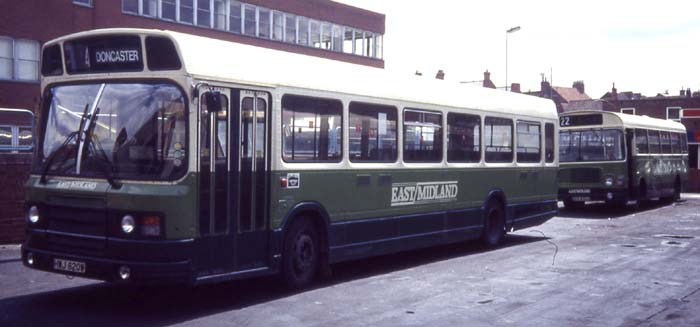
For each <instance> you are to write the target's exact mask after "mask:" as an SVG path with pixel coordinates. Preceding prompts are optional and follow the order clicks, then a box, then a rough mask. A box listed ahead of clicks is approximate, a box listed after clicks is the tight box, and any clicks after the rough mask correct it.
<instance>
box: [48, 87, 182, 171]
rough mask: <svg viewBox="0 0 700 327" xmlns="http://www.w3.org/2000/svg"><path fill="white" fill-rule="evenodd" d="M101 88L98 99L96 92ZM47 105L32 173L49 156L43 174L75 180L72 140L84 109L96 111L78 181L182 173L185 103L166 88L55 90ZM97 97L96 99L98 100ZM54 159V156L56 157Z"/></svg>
mask: <svg viewBox="0 0 700 327" xmlns="http://www.w3.org/2000/svg"><path fill="white" fill-rule="evenodd" d="M102 88H104V91H103V92H102V93H101V94H100V93H99V90H100V89H102ZM49 94H50V95H51V98H49V99H47V103H48V105H47V108H46V112H45V114H46V118H45V122H44V123H45V124H46V125H45V126H44V128H42V130H43V136H42V139H41V140H40V141H41V144H40V146H39V151H38V160H39V165H37V166H38V167H41V166H43V165H44V164H45V163H44V161H45V160H46V158H47V157H48V156H55V160H53V161H52V163H51V166H50V167H49V170H48V172H49V173H52V174H56V175H75V170H76V159H77V156H76V155H75V152H74V149H75V146H76V143H75V137H73V138H72V139H73V140H72V142H69V143H65V142H66V140H70V139H71V134H72V133H73V132H75V131H77V130H78V126H79V124H80V120H81V117H82V115H83V113H84V112H85V107H86V106H87V107H88V108H91V107H95V108H99V111H97V112H96V115H95V116H94V117H95V118H94V120H93V124H94V125H93V126H94V128H93V129H92V130H90V131H88V133H89V134H90V135H89V137H87V138H86V140H90V142H89V143H86V146H85V153H84V155H83V156H82V160H83V161H82V168H81V176H94V177H104V176H105V174H107V173H108V172H111V174H113V175H114V177H115V178H125V179H132V178H133V179H153V180H162V179H174V178H179V177H180V176H182V174H184V173H185V171H186V170H187V153H188V151H187V144H188V143H187V135H186V132H187V127H186V126H187V124H186V121H187V120H186V119H187V114H186V108H187V102H186V100H185V99H186V98H185V96H184V94H182V93H181V92H180V89H179V88H178V87H177V86H175V85H172V84H166V83H110V84H79V85H61V86H56V87H53V88H52V89H51V92H50V93H49ZM98 94H100V96H98ZM56 153H58V154H56Z"/></svg>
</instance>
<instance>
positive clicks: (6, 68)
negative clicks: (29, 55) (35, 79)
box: [0, 37, 14, 79]
mask: <svg viewBox="0 0 700 327" xmlns="http://www.w3.org/2000/svg"><path fill="white" fill-rule="evenodd" d="M13 49H14V45H13V41H12V39H8V38H3V37H0V79H12V77H13V76H14V74H13V73H12V67H13V64H12V60H13V58H14V55H13V54H12V52H13V51H14V50H13Z"/></svg>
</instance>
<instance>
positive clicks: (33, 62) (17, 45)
mask: <svg viewBox="0 0 700 327" xmlns="http://www.w3.org/2000/svg"><path fill="white" fill-rule="evenodd" d="M39 48H40V46H39V42H37V41H32V40H22V39H11V38H7V37H2V36H0V79H2V80H15V81H38V80H39Z"/></svg>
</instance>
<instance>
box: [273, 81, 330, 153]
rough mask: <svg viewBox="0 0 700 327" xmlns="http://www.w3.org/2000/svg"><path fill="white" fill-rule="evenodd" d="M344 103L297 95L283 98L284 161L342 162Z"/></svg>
mask: <svg viewBox="0 0 700 327" xmlns="http://www.w3.org/2000/svg"><path fill="white" fill-rule="evenodd" d="M342 112H343V104H342V103H341V102H340V101H338V100H331V99H321V98H312V97H305V96H297V95H285V96H283V97H282V158H283V159H284V161H287V162H340V160H341V159H342V157H343V151H342V149H343V146H342V137H343V132H342V126H343V122H342Z"/></svg>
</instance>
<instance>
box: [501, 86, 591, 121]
mask: <svg viewBox="0 0 700 327" xmlns="http://www.w3.org/2000/svg"><path fill="white" fill-rule="evenodd" d="M511 89H513V88H512V87H511ZM518 89H519V87H518ZM525 94H528V95H534V96H538V97H540V98H548V99H552V101H554V104H556V106H557V112H559V113H562V112H565V111H571V110H575V109H572V108H573V107H572V106H575V105H576V104H577V103H581V101H588V100H591V97H589V96H588V95H587V94H586V87H585V84H584V83H583V81H576V82H574V83H573V85H572V86H571V87H562V86H552V85H551V84H550V83H549V81H547V80H546V79H544V78H543V79H542V82H541V83H540V90H539V91H531V92H525Z"/></svg>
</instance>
